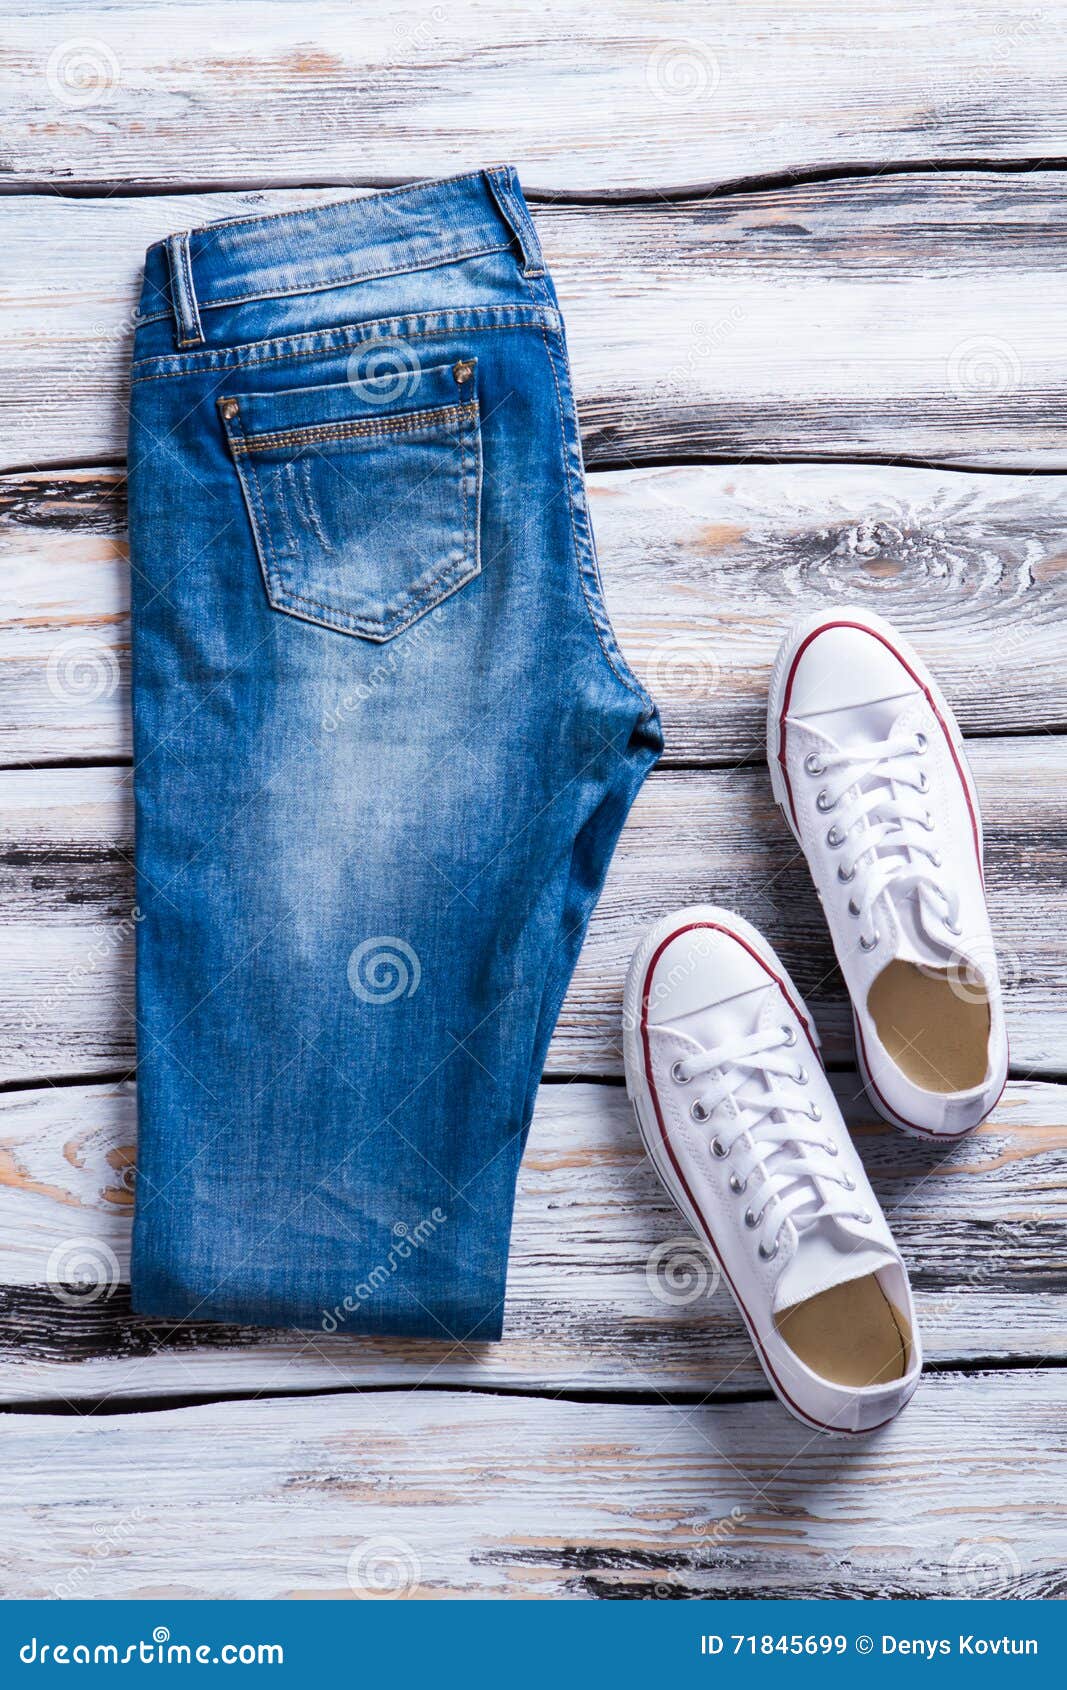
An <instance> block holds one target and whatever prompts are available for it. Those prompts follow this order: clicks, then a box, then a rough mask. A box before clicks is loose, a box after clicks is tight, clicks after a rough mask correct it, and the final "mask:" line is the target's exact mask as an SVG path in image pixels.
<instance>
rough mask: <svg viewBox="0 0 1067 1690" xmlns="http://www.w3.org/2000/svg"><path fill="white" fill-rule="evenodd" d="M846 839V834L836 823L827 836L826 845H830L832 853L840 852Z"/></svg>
mask: <svg viewBox="0 0 1067 1690" xmlns="http://www.w3.org/2000/svg"><path fill="white" fill-rule="evenodd" d="M845 838H846V836H845V834H843V833H842V831H841V829H840V828H839V827H838V825H837V823H836V822H835V823H834V825H833V827H832V828H831V829H830V831H829V833H828V834H827V835H826V843H827V845H829V847H830V849H831V851H840V849H841V847H842V845H843V844H844V843H845Z"/></svg>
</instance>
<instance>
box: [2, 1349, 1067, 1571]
mask: <svg viewBox="0 0 1067 1690" xmlns="http://www.w3.org/2000/svg"><path fill="white" fill-rule="evenodd" d="M1065 1411H1067V1375H1065V1374H1063V1373H1054V1374H1051V1375H1048V1376H1043V1375H1035V1374H1033V1373H1029V1372H1026V1371H1020V1372H1017V1373H1009V1374H1001V1375H987V1374H977V1375H975V1376H974V1377H971V1378H963V1379H959V1378H953V1377H947V1378H946V1377H941V1378H938V1377H931V1378H928V1379H926V1380H925V1381H924V1382H923V1384H922V1385H921V1386H920V1389H919V1391H918V1393H917V1395H916V1396H915V1398H914V1400H913V1402H912V1404H911V1406H910V1407H909V1409H908V1410H907V1412H906V1413H905V1414H904V1415H902V1416H901V1417H900V1419H899V1420H897V1421H895V1422H894V1424H893V1425H892V1426H890V1427H888V1428H887V1429H886V1430H885V1431H884V1432H881V1433H878V1434H876V1435H875V1436H874V1437H872V1438H869V1439H863V1440H856V1441H855V1442H852V1441H849V1442H846V1441H845V1440H841V1439H829V1438H822V1437H818V1436H816V1435H814V1434H812V1433H811V1432H809V1431H808V1430H807V1429H806V1428H805V1427H803V1426H800V1425H798V1424H797V1423H796V1422H795V1421H793V1420H791V1419H789V1417H788V1416H787V1415H785V1414H783V1413H782V1411H781V1409H780V1408H779V1407H778V1405H777V1404H776V1403H738V1404H715V1405H713V1406H705V1407H687V1408H684V1409H681V1408H676V1407H671V1406H667V1405H651V1404H650V1405H647V1406H641V1405H637V1404H632V1403H630V1404H617V1405H616V1404H611V1403H571V1402H551V1401H539V1402H538V1403H537V1404H536V1412H532V1405H531V1404H530V1403H529V1402H528V1401H524V1400H523V1399H521V1398H519V1399H516V1398H513V1397H505V1396H490V1395H481V1394H478V1393H469V1392H468V1393H462V1394H453V1393H449V1392H426V1391H421V1392H414V1393H412V1394H411V1395H400V1396H397V1395H396V1394H394V1393H389V1394H386V1395H382V1394H380V1393H371V1394H369V1395H355V1396H352V1395H340V1396H326V1397H317V1398H310V1399H302V1400H301V1399H293V1398H289V1399H283V1400H279V1401H275V1402H231V1403H222V1404H214V1405H212V1406H209V1407H202V1408H182V1409H177V1410H173V1411H170V1412H167V1413H162V1414H158V1413H157V1414H136V1415H124V1416H121V1417H116V1416H98V1415H92V1416H87V1417H84V1418H67V1419H57V1418H54V1417H50V1416H38V1415H20V1416H14V1415H4V1416H2V1417H0V1427H2V1430H3V1436H4V1452H5V1467H6V1470H7V1471H6V1477H5V1487H4V1488H5V1503H4V1509H5V1516H6V1529H5V1532H4V1536H3V1539H2V1541H0V1569H2V1572H3V1578H4V1587H5V1592H6V1594H7V1595H9V1596H29V1597H46V1596H50V1595H52V1594H54V1593H55V1592H57V1591H58V1592H59V1593H61V1594H64V1595H66V1594H75V1595H78V1596H81V1597H83V1598H86V1597H98V1596H103V1597H108V1598H113V1597H126V1596H132V1597H149V1596H152V1597H157V1598H158V1597H181V1598H191V1597H197V1596H207V1597H220V1596H221V1597H302V1596H303V1597H307V1596H335V1597H351V1596H353V1595H355V1594H357V1593H358V1594H363V1595H367V1594H376V1593H377V1594H382V1593H389V1594H398V1593H399V1594H408V1595H420V1596H435V1597H443V1596H468V1595H478V1596H495V1597H516V1596H520V1597H521V1596H526V1597H538V1598H542V1599H543V1598H547V1597H582V1596H585V1597H588V1596H599V1597H605V1596H606V1597H623V1596H637V1597H653V1596H676V1597H677V1596H686V1595H692V1596H712V1595H725V1596H751V1595H753V1594H756V1593H758V1594H761V1595H763V1594H767V1595H787V1596H839V1595H846V1596H850V1597H856V1596H865V1595H867V1596H900V1595H902V1594H906V1593H915V1594H922V1595H927V1596H974V1595H979V1594H980V1595H998V1596H1053V1595H1060V1594H1062V1592H1063V1556H1062V1548H1063V1535H1062V1534H1063V1501H1062V1499H1063V1487H1064V1482H1065V1477H1067V1475H1065V1471H1064V1453H1063V1441H1062V1429H1063V1416H1064V1413H1065ZM961 1427H964V1428H966V1433H965V1435H964V1436H961V1432H960V1429H961ZM1021 1451H1025V1459H1020V1452H1021ZM949 1452H951V1459H949V1458H948V1455H949ZM390 1586H392V1587H393V1588H392V1589H390Z"/></svg>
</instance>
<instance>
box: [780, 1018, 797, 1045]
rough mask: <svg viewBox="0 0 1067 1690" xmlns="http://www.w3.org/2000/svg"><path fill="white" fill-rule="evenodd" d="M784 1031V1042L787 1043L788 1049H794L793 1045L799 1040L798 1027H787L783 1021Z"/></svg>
mask: <svg viewBox="0 0 1067 1690" xmlns="http://www.w3.org/2000/svg"><path fill="white" fill-rule="evenodd" d="M782 1032H783V1033H784V1034H785V1038H784V1039H783V1041H782V1042H783V1044H784V1045H785V1048H786V1050H790V1049H792V1047H793V1045H795V1044H796V1042H797V1030H796V1028H795V1027H787V1026H786V1024H785V1022H784V1021H783V1022H782Z"/></svg>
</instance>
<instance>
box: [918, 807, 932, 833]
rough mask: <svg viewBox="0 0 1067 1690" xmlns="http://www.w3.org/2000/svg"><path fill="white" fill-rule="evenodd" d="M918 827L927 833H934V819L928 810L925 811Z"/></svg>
mask: <svg viewBox="0 0 1067 1690" xmlns="http://www.w3.org/2000/svg"><path fill="white" fill-rule="evenodd" d="M920 825H921V826H922V827H924V828H925V829H926V831H927V833H933V831H934V818H933V816H932V815H931V814H930V812H929V810H927V812H926V814H925V816H924V817H923V819H922V822H921V824H920Z"/></svg>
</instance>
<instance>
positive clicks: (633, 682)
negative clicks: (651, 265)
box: [541, 324, 656, 717]
mask: <svg viewBox="0 0 1067 1690" xmlns="http://www.w3.org/2000/svg"><path fill="white" fill-rule="evenodd" d="M541 334H542V338H543V339H544V343H545V356H546V358H547V359H548V365H549V369H550V370H551V371H552V381H553V384H554V386H555V389H556V403H557V404H558V406H559V423H560V444H561V447H562V450H563V474H564V478H565V480H566V483H567V508H568V511H569V513H570V522H571V536H572V539H573V541H574V561H575V564H576V565H577V569H578V580H579V582H580V584H581V589H582V597H583V598H584V600H585V606H586V610H587V611H588V613H589V620H590V622H591V623H592V625H593V632H594V633H595V635H596V638H597V644H598V645H599V647H600V649H601V651H602V652H603V654H604V658H605V660H606V662H607V664H608V667H609V668H610V670H611V672H612V674H613V675H614V676H615V678H616V679H617V680H618V681H621V683H622V685H623V686H624V687H625V688H626V690H627V692H630V693H633V695H634V697H635V698H636V699H638V700H639V702H640V703H641V705H642V707H643V709H644V712H645V715H646V716H647V717H651V716H653V715H654V714H655V709H656V706H655V702H654V701H653V699H652V697H651V695H650V694H648V693H647V692H645V691H644V689H643V688H642V686H641V684H640V682H639V681H638V679H637V676H636V675H634V676H633V678H632V679H631V678H630V677H629V673H628V670H629V665H628V664H626V662H625V659H624V658H623V657H622V654H621V652H620V653H619V654H618V658H617V659H616V657H615V656H614V655H613V652H612V651H611V650H610V649H609V647H608V645H607V643H606V641H605V636H604V631H603V629H602V628H601V625H600V619H599V617H598V615H597V611H596V607H595V606H594V604H593V601H592V599H591V597H590V593H589V583H588V582H587V580H586V578H585V564H584V563H583V561H582V550H581V546H580V544H579V541H578V528H577V523H576V519H575V501H574V491H573V486H574V481H573V476H572V473H571V465H570V462H569V455H570V449H569V446H568V442H567V424H566V417H565V414H564V408H563V393H562V391H561V389H560V385H559V376H558V374H557V372H556V364H555V359H554V358H553V356H552V350H551V348H550V346H549V344H548V334H547V332H546V330H545V328H544V325H543V324H542V328H541ZM614 643H615V642H614V638H613V639H612V645H613V646H614Z"/></svg>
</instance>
